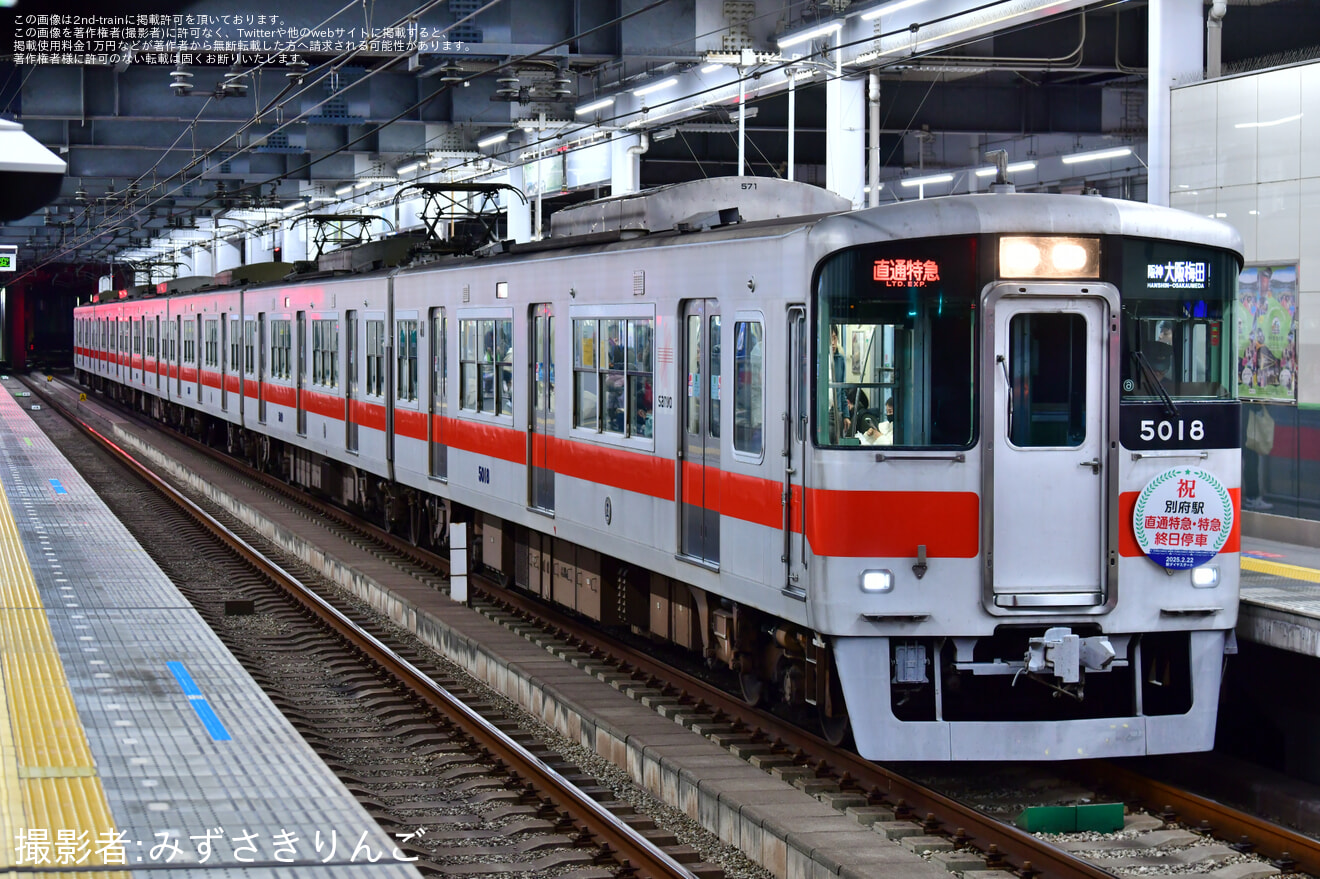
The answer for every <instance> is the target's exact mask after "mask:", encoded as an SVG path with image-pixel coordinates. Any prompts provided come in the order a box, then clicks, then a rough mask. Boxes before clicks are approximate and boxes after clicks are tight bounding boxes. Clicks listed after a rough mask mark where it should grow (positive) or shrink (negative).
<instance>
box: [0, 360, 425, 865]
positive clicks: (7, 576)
mask: <svg viewBox="0 0 1320 879" xmlns="http://www.w3.org/2000/svg"><path fill="white" fill-rule="evenodd" d="M4 384H5V388H4V392H0V487H3V491H2V492H0V659H2V660H3V667H2V668H0V673H2V674H0V687H2V688H3V692H2V693H0V872H9V871H17V872H30V873H34V874H37V875H41V874H44V873H49V874H50V875H54V874H56V873H59V874H61V875H70V874H86V875H91V874H92V873H95V874H96V875H98V876H128V875H132V874H139V875H143V876H146V875H151V876H152V877H162V879H163V877H171V876H175V875H178V876H183V875H190V876H196V875H198V874H199V873H200V872H201V871H205V870H219V871H227V872H226V875H235V876H237V875H242V876H244V877H260V876H275V875H281V876H297V877H366V876H370V877H372V879H375V877H382V879H383V877H391V879H392V877H407V876H413V877H415V876H418V875H419V874H418V873H417V871H416V870H415V869H414V868H413V866H412V865H411V864H409V863H406V862H404V861H403V860H402V858H403V855H402V853H401V852H400V851H399V850H398V849H397V848H395V845H396V844H397V843H396V841H395V840H393V839H391V838H390V837H389V836H388V835H387V834H386V833H385V832H384V831H383V830H382V829H381V828H380V827H379V826H378V825H377V824H376V823H375V821H373V820H372V818H371V817H370V815H369V814H368V813H367V812H366V810H365V809H363V808H362V807H361V806H360V805H359V804H358V803H357V801H356V800H355V799H354V798H353V797H352V795H351V794H350V793H349V792H348V791H347V790H346V789H345V788H344V786H343V785H342V784H341V783H340V782H339V780H338V779H337V778H336V777H335V776H334V774H333V773H332V772H331V771H330V770H329V768H327V767H326V766H325V764H324V763H323V762H322V761H321V760H320V758H318V757H317V755H316V754H315V753H314V752H313V751H312V750H311V748H310V747H309V746H308V745H307V744H306V743H305V742H304V741H303V740H302V738H301V737H300V736H299V735H298V733H297V732H296V731H295V730H294V729H293V727H292V726H290V725H289V723H288V722H287V721H286V720H285V719H284V718H283V716H282V715H281V714H280V712H279V711H278V710H277V709H276V708H275V706H274V705H273V704H272V703H271V702H270V700H269V699H268V698H267V697H266V696H265V694H264V693H263V692H262V691H261V689H260V687H258V686H257V684H256V683H255V682H254V681H253V680H252V679H251V678H250V677H249V676H248V674H247V672H245V671H244V670H243V668H242V667H241V666H240V665H239V664H238V662H237V661H236V660H235V659H234V658H233V657H232V656H231V655H230V653H229V651H228V650H227V649H226V648H225V647H224V645H223V644H222V643H221V642H220V641H219V639H218V638H217V637H216V636H215V635H214V634H213V633H212V632H211V630H210V628H209V627H207V625H206V623H205V622H204V621H203V620H202V619H201V618H200V617H199V616H198V615H197V613H196V612H195V611H194V610H193V609H192V607H191V606H190V605H189V603H188V601H187V600H186V599H185V598H184V597H183V596H182V595H181V594H180V593H179V592H178V590H177V589H175V587H174V585H173V584H172V583H171V582H170V581H169V579H168V578H167V577H166V576H165V575H164V574H163V573H162V572H161V571H160V569H159V568H158V567H157V566H156V564H155V563H154V562H153V561H152V560H151V559H150V557H149V556H148V555H147V553H146V551H145V550H143V549H142V547H141V546H140V545H138V543H137V542H136V541H135V540H134V539H133V537H132V536H131V535H130V534H129V533H128V531H127V530H126V529H125V528H124V526H123V525H122V524H121V523H120V522H119V521H118V520H117V519H116V518H115V516H114V515H113V514H112V513H111V512H110V510H109V509H108V508H107V507H106V506H105V504H104V503H103V502H102V501H101V499H100V498H99V497H97V496H96V494H95V493H93V491H92V490H91V488H90V487H89V486H88V485H87V484H86V482H85V481H84V480H83V479H82V477H81V476H80V475H79V474H78V472H77V471H76V470H75V469H74V467H73V466H72V465H71V464H70V463H69V462H68V461H67V460H66V459H65V458H64V456H63V455H62V454H60V452H59V450H58V449H56V448H55V446H54V445H53V444H52V443H51V441H50V440H49V439H48V438H47V437H46V435H45V434H44V433H42V432H41V431H40V429H38V427H37V426H36V425H35V424H34V423H33V421H32V419H31V417H30V415H29V414H28V411H27V410H26V408H25V407H26V406H27V405H30V403H31V402H32V401H31V398H30V397H27V398H23V399H22V400H21V401H20V400H17V399H15V397H14V395H13V394H14V393H15V392H17V391H18V390H19V389H20V386H19V385H18V383H17V382H15V381H13V380H12V379H11V380H8V381H5V382H4ZM369 857H374V858H376V860H375V861H374V862H370V861H369V860H368V858H369Z"/></svg>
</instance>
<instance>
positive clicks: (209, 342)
mask: <svg viewBox="0 0 1320 879" xmlns="http://www.w3.org/2000/svg"><path fill="white" fill-rule="evenodd" d="M205 332H206V350H205V352H204V353H205V355H206V365H207V366H210V367H217V366H219V365H220V322H219V321H218V320H208V321H207V322H206V331H205Z"/></svg>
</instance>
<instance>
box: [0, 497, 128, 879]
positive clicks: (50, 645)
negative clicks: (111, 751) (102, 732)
mask: <svg viewBox="0 0 1320 879" xmlns="http://www.w3.org/2000/svg"><path fill="white" fill-rule="evenodd" d="M0 657H2V659H3V681H0V686H3V690H4V692H3V696H4V698H3V699H0V714H3V717H0V762H2V763H3V765H2V766H0V784H2V785H3V791H2V792H0V820H2V821H3V826H2V827H0V869H4V868H8V867H12V866H18V865H23V866H29V867H30V866H36V865H37V864H34V861H35V860H38V859H39V858H40V856H41V853H42V852H43V851H44V852H45V853H46V857H48V858H49V861H48V863H49V864H50V865H51V866H53V867H55V868H57V869H58V867H60V866H66V867H69V868H71V867H73V866H74V865H75V864H77V865H86V866H92V865H102V864H104V863H106V861H105V859H104V856H103V855H102V854H101V853H100V852H99V851H98V849H99V848H100V846H99V845H98V842H100V841H102V840H104V839H107V837H106V834H107V833H108V832H110V831H113V829H114V820H113V818H112V817H111V815H110V807H109V804H108V803H107V802H106V797H105V790H104V789H103V788H102V786H101V779H100V777H99V776H98V775H97V773H96V763H95V761H94V760H93V758H92V752H91V749H90V748H89V747H88V744H87V735H86V733H85V732H84V731H83V728H82V722H81V721H80V720H79V718H78V709H77V706H75V705H74V702H73V694H72V693H71V692H70V691H69V681H68V678H67V677H66V676H65V674H64V665H63V663H62V662H61V661H60V654H59V650H58V649H57V647H56V646H55V638H54V636H53V635H52V633H51V628H50V622H49V621H48V620H47V619H46V612H45V609H44V607H43V606H42V603H41V596H40V594H39V593H38V591H37V584H36V580H35V579H33V576H32V569H31V567H30V566H29V564H28V559H27V553H26V552H25V551H24V550H23V543H22V540H21V538H20V537H19V533H18V526H17V523H16V522H15V521H14V515H13V511H12V510H11V509H10V506H9V499H8V498H7V497H6V496H5V493H4V492H3V491H0ZM20 831H21V832H23V834H24V837H25V838H26V839H28V840H29V846H28V847H26V848H20V846H19V844H18V840H19V833H20ZM84 834H86V835H85V836H84ZM43 836H44V838H45V839H47V840H49V845H48V846H45V847H42V846H41V845H40V844H39V841H40V840H41V839H42V838H43ZM61 838H67V839H72V840H76V841H78V843H81V842H83V841H85V842H86V843H88V848H87V849H85V850H84V851H86V852H87V856H86V858H85V859H83V858H82V857H81V856H79V857H78V859H77V860H76V861H74V860H70V861H68V862H67V863H66V864H63V865H61V864H59V863H58V852H57V849H58V846H57V841H58V840H60V839H61ZM112 863H113V861H112ZM65 875H67V874H65ZM97 875H98V876H101V877H109V876H114V875H126V874H118V873H98V874H97Z"/></svg>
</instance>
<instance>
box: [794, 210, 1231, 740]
mask: <svg viewBox="0 0 1320 879" xmlns="http://www.w3.org/2000/svg"><path fill="white" fill-rule="evenodd" d="M813 236H814V237H815V239H816V243H817V245H818V248H819V251H818V252H820V253H821V254H822V257H821V259H820V261H819V262H818V264H817V268H816V271H815V275H814V279H813V291H812V302H811V304H810V307H809V312H808V315H807V317H806V320H805V322H804V332H805V335H807V336H808V337H809V341H808V343H807V344H808V347H809V351H810V353H811V360H810V362H811V364H812V367H810V368H809V371H810V373H811V374H810V376H809V379H808V381H809V384H810V391H809V393H808V395H807V396H806V398H805V399H806V400H807V401H808V402H807V403H806V404H805V405H806V406H808V407H809V412H807V413H806V415H807V418H806V419H803V420H801V425H800V426H801V428H802V429H801V430H799V432H798V433H799V434H802V435H799V436H797V438H796V440H795V444H796V445H797V447H798V448H800V455H801V457H802V459H803V460H804V461H805V462H806V465H807V466H805V467H803V468H802V469H801V471H800V472H799V473H797V474H795V475H792V476H791V477H790V479H791V480H796V481H797V482H799V483H800V484H799V485H796V486H794V487H793V488H794V493H795V494H797V495H799V496H803V497H805V498H806V501H805V504H804V505H803V507H802V508H801V509H800V510H799V514H800V515H801V517H802V526H801V528H800V529H795V530H800V531H801V532H802V533H803V534H805V536H806V540H805V545H802V544H793V545H791V546H790V547H789V548H790V549H791V550H792V552H790V553H788V560H787V562H786V565H787V568H788V570H787V571H786V583H787V589H788V590H789V591H796V592H799V593H800V594H801V597H802V599H803V600H804V601H805V602H806V604H807V612H808V617H809V619H810V620H811V621H812V623H813V628H815V629H816V630H817V631H818V632H823V633H828V634H829V635H830V636H831V639H830V641H831V644H832V647H833V653H834V658H835V667H836V669H837V673H838V679H837V685H838V687H837V690H838V691H840V692H841V693H842V695H843V696H844V700H845V701H846V704H847V712H848V715H849V717H850V721H851V726H852V730H853V733H854V736H855V740H856V743H857V746H858V749H859V751H860V752H861V753H862V754H863V755H864V756H868V757H873V758H876V759H889V760H902V759H913V760H950V759H953V760H980V759H985V760H991V759H1043V760H1062V759H1078V758H1088V757H1111V756H1130V755H1142V754H1158V753H1170V752H1178V751H1195V750H1205V749H1209V748H1210V747H1212V746H1213V743H1214V730H1215V716H1216V705H1217V700H1218V691H1219V683H1220V676H1221V668H1222V662H1223V657H1224V654H1225V652H1226V650H1227V649H1228V648H1229V645H1230V644H1231V634H1232V630H1233V627H1234V625H1235V623H1236V620H1237V599H1238V527H1237V521H1238V516H1237V509H1238V484H1239V479H1240V458H1239V449H1238V447H1239V444H1240V440H1239V433H1240V429H1239V423H1240V422H1239V405H1238V403H1237V401H1236V399H1235V394H1234V391H1235V384H1234V378H1233V376H1234V374H1235V370H1234V364H1233V360H1232V357H1233V354H1232V352H1233V351H1234V346H1233V331H1234V325H1233V321H1232V319H1231V315H1232V307H1233V299H1234V296H1235V292H1236V288H1237V276H1238V272H1239V270H1240V268H1241V258H1240V256H1239V253H1240V251H1241V242H1240V238H1239V237H1238V236H1237V234H1236V233H1235V232H1234V231H1233V230H1232V229H1230V228H1229V227H1227V226H1225V225H1223V224H1220V223H1216V222H1214V221H1211V220H1206V219H1203V218H1199V217H1196V216H1193V215H1190V214H1186V213H1183V212H1179V211H1173V210H1169V209H1165V208H1158V207H1152V206H1148V205H1143V204H1137V203H1131V202H1117V201H1110V200H1106V199H1100V198H1094V197H1087V196H1060V195H1036V194H992V195H980V196H969V197H966V198H945V199H938V200H931V201H925V202H917V203H909V204H903V205H894V206H889V207H884V208H878V209H875V210H871V211H860V212H855V213H852V214H847V215H843V216H838V217H834V218H830V219H827V220H824V221H822V222H821V223H820V224H819V225H818V226H817V227H816V229H815V231H814V232H813ZM823 713H826V714H828V708H827V709H826V711H825V712H823ZM827 730H828V725H827Z"/></svg>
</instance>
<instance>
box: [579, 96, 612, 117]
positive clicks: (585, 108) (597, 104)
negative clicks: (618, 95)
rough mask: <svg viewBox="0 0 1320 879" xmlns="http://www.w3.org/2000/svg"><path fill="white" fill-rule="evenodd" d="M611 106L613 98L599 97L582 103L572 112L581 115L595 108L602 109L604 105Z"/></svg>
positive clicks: (591, 111)
mask: <svg viewBox="0 0 1320 879" xmlns="http://www.w3.org/2000/svg"><path fill="white" fill-rule="evenodd" d="M612 106H614V98H612V97H611V98H601V99H600V100H599V101H592V102H591V103H590V104H583V105H582V106H581V107H578V108H577V109H576V110H574V111H573V112H574V113H577V114H578V115H579V116H581V115H582V114H583V113H594V112H596V111H597V110H604V109H605V108H606V107H612Z"/></svg>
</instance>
